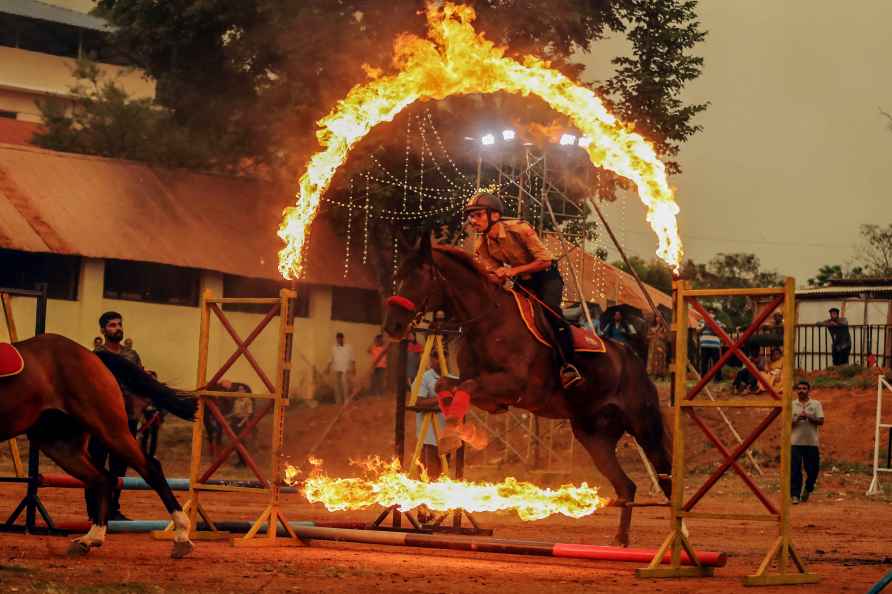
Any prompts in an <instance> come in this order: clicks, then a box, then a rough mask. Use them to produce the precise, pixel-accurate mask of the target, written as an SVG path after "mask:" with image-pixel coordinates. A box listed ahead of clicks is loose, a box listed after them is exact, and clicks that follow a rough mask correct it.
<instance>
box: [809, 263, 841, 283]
mask: <svg viewBox="0 0 892 594" xmlns="http://www.w3.org/2000/svg"><path fill="white" fill-rule="evenodd" d="M843 276H844V273H843V271H842V266H840V265H839V264H825V265H824V266H821V267H820V268H819V269H818V274H816V275H815V276H814V277H812V278H810V279H808V286H810V287H826V286H827V285H829V284H830V281H831V280H834V279H838V278H843Z"/></svg>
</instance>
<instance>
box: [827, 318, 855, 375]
mask: <svg viewBox="0 0 892 594" xmlns="http://www.w3.org/2000/svg"><path fill="white" fill-rule="evenodd" d="M819 324H820V325H822V326H827V331H828V332H830V340H831V343H832V345H831V347H830V350H831V352H832V355H833V365H834V366H836V365H848V364H849V353H851V352H852V338H851V336H849V322H848V320H846V319H845V318H841V317H839V308H836V307H831V308H830V319H829V320H824V321H823V322H819Z"/></svg>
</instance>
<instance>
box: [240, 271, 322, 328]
mask: <svg viewBox="0 0 892 594" xmlns="http://www.w3.org/2000/svg"><path fill="white" fill-rule="evenodd" d="M290 287H291V283H289V282H287V281H274V280H270V279H266V278H249V277H246V276H236V275H234V274H224V275H223V297H246V298H247V297H278V296H279V290H280V289H288V288H290ZM270 307H271V306H269V305H263V304H256V303H250V304H249V303H245V304H241V303H225V304H223V310H224V311H241V312H246V313H258V314H266V313H267V312H268V311H269V309H270ZM294 315H295V316H296V317H298V318H307V317H309V316H310V299H309V295H308V291H307V287H305V286H299V287H298V289H297V303H296V304H295V308H294Z"/></svg>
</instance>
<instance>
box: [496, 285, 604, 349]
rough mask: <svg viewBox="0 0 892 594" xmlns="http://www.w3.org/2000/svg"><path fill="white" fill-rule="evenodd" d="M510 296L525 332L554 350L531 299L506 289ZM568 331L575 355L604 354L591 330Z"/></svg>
mask: <svg viewBox="0 0 892 594" xmlns="http://www.w3.org/2000/svg"><path fill="white" fill-rule="evenodd" d="M508 290H509V291H510V292H511V294H512V295H513V296H514V302H515V303H516V304H517V311H518V312H519V313H520V318H521V319H522V320H523V323H524V325H525V326H526V327H527V330H529V331H530V334H532V335H533V338H534V339H536V340H537V341H538V342H541V343H542V344H544V345H545V346H547V347H548V348H550V349H553V348H554V345H553V344H551V341H550V340H548V339H547V338H545V336H546V335H547V334H548V331H546V330H543V328H542V325H543V324H546V323H547V322H546V321H545V320H543V319H542V316H541V315H539V316H537V315H536V310H537V308H536V304H535V303H534V302H533V300H532V299H530V298H528V297H525V296H524V295H521V294H520V293H519V292H517V291H515V290H514V289H508ZM570 331H571V334H572V336H573V350H574V351H575V352H577V353H606V352H607V347H606V346H605V345H604V340H603V339H602V338H601V337H600V336H598V335H597V334H595V333H594V332H593V331H591V330H584V329H582V328H580V327H579V326H573V325H571V326H570Z"/></svg>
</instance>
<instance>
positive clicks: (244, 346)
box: [198, 303, 280, 487]
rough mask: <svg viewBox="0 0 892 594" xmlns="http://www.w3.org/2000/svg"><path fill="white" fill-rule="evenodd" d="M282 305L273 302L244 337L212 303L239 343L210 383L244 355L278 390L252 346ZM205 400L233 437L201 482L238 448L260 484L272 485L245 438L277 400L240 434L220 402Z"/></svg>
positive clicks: (271, 389) (262, 378) (269, 387)
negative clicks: (218, 403)
mask: <svg viewBox="0 0 892 594" xmlns="http://www.w3.org/2000/svg"><path fill="white" fill-rule="evenodd" d="M279 309H280V308H279V305H278V304H276V305H273V306H272V307H270V310H269V311H268V312H267V314H266V316H264V318H263V319H262V320H261V321H260V322H259V323H258V324H257V326H256V327H255V328H254V330H252V331H251V333H250V334H248V337H247V338H245V339H244V340H242V338H241V336H239V333H238V332H237V331H236V329H235V328H234V327H233V326H232V324H231V323H230V321H229V319H228V318H227V317H226V315H225V314H224V313H223V311H222V310H221V309H220V306H219V305H217V304H216V303H209V304H208V310H210V311H212V312H213V313H214V315H216V316H217V319H218V320H220V324H221V325H222V326H223V328H224V329H225V330H226V332H227V333H228V334H229V336H230V337H231V338H232V340H233V341H235V344H236V350H235V352H234V353H232V355H230V356H229V358H228V359H227V360H226V362H225V363H223V365H222V366H221V367H220V369H218V370H217V372H216V373H214V375H213V376H212V377H211V379H210V380H209V381H208V385H209V386H212V385H214V384H216V383H217V382H219V381H220V379H221V378H222V377H223V375H225V374H226V372H227V371H229V369H230V368H231V367H232V366H233V365H234V364H235V362H236V361H238V359H239V357H241V356H244V357H245V359H246V360H247V361H248V363H249V364H250V365H251V367H252V368H253V369H254V372H255V373H256V374H257V376H258V377H259V378H260V381H262V382H263V384H264V386H266V388H267V390H269V392H270V393H274V392H275V391H276V386H275V385H274V384H273V383H272V381H270V379H269V376H267V375H266V373H265V372H264V371H263V368H262V367H260V365H259V364H258V363H257V359H255V358H254V355H253V354H251V351H250V350H249V347H250V346H251V343H253V342H254V340H255V339H256V338H257V337H258V336H260V333H261V332H263V330H264V329H265V328H266V327H267V326H268V325H269V323H270V322H271V321H272V319H273V318H275V317H276V314H278V313H279ZM201 398H202V400H203V401H204V406H205V410H206V411H209V412H210V413H211V415H212V416H213V417H214V419H215V420H216V421H217V423H219V425H220V428H221V429H223V433H225V434H226V437H227V438H229V440H230V443H229V444H228V445H227V446H226V447H225V448H223V450H221V451H220V452H218V453H217V455H216V457H215V458H214V459H213V460H212V461H211V464H210V466H209V467H208V468H207V469H206V470H205V471H204V472H203V473H202V475H201V478H199V480H198V482H199V483H206V482H207V481H209V480H210V479H211V477H212V476H213V475H214V473H215V472H216V471H217V470H219V468H220V467H221V466H222V465H223V464H224V463H225V462H226V460H227V459H228V458H229V456H230V455H231V454H232V452H233V451H238V453H239V455H240V456H241V457H242V460H244V462H245V464H246V465H247V466H248V468H250V469H251V472H253V473H254V475H255V476H256V477H257V479H258V480H259V481H260V483H261V484H262V485H263V486H264V487H269V480H268V479H267V478H266V477H265V476H264V475H263V472H261V471H260V469H259V468H258V467H257V463H256V462H255V461H254V457H253V456H251V454H250V453H249V452H248V449H247V448H246V447H245V443H244V440H245V439H246V438H247V437H248V436H249V435H250V434H251V431H253V430H254V428H255V427H257V425H258V423H260V421H261V420H262V419H263V417H265V416H266V415H267V414H269V413H270V412H271V411H272V410H273V408H274V407H275V402H274V401H273V400H270V401H269V402H268V403H267V404H266V405H265V406H264V407H263V408H261V409H260V410H259V411H257V412H255V413H254V415H253V416H252V417H251V419H250V420H249V421H248V422H247V423H246V424H245V426H244V427H242V429H241V431H239V432H238V434H236V432H235V431H233V429H232V427H231V426H230V424H229V421H228V420H226V417H225V416H223V413H222V412H220V408H219V406H217V403H216V402H214V401H213V400H211V399H210V398H209V397H208V396H202V397H201Z"/></svg>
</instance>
